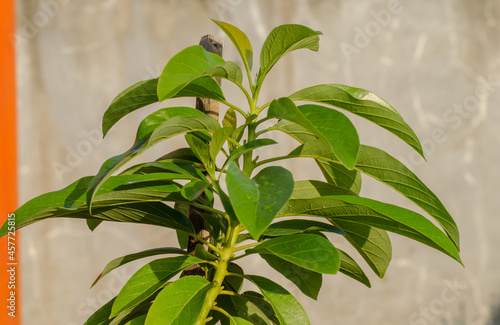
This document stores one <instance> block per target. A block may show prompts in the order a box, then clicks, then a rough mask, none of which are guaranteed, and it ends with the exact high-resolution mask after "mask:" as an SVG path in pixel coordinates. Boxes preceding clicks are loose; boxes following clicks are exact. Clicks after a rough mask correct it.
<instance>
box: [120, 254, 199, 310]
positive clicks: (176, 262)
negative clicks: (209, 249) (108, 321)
mask: <svg viewBox="0 0 500 325" xmlns="http://www.w3.org/2000/svg"><path fill="white" fill-rule="evenodd" d="M200 262H202V261H201V260H200V259H199V258H196V257H194V256H177V257H169V258H163V259H159V260H154V261H152V262H150V263H148V264H146V265H144V266H143V267H142V268H140V269H139V270H138V271H137V272H136V273H134V275H132V277H131V278H130V279H129V280H128V281H127V283H125V285H124V286H123V288H122V290H121V291H120V293H119V294H118V296H117V297H116V300H115V302H114V303H113V307H112V313H111V316H116V315H118V314H119V313H120V312H121V311H123V310H125V309H128V308H131V307H134V306H137V305H139V304H140V303H141V302H142V301H144V300H145V299H147V298H148V297H150V296H151V295H153V294H154V293H155V292H157V291H158V290H160V289H161V288H162V287H163V286H164V285H165V284H166V283H167V281H168V280H170V279H171V278H172V277H174V276H175V275H176V274H177V273H179V272H180V271H182V270H183V269H185V268H186V267H189V266H191V265H193V264H196V263H200Z"/></svg>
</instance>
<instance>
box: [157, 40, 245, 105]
mask: <svg viewBox="0 0 500 325" xmlns="http://www.w3.org/2000/svg"><path fill="white" fill-rule="evenodd" d="M213 78H224V79H228V80H230V81H233V82H235V83H237V84H241V81H242V79H243V76H242V73H241V70H240V68H239V67H238V65H237V64H235V63H234V62H230V61H228V62H226V61H224V60H223V59H222V58H221V57H220V56H218V55H217V54H214V53H210V52H208V51H205V50H204V49H203V47H201V46H200V45H193V46H190V47H188V48H186V49H184V50H182V51H180V52H179V53H177V54H176V55H174V56H173V57H172V58H171V59H170V61H168V63H167V65H166V66H165V68H164V69H163V72H162V74H161V76H160V78H159V79H158V89H157V92H158V98H159V100H160V101H164V100H165V99H169V98H173V97H202V98H211V99H215V100H224V94H223V93H222V90H221V88H220V86H219V84H218V83H217V82H216V81H215V80H214V79H213Z"/></svg>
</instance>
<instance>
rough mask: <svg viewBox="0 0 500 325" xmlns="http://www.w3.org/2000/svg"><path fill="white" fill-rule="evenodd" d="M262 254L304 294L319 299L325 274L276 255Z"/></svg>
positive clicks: (270, 264)
mask: <svg viewBox="0 0 500 325" xmlns="http://www.w3.org/2000/svg"><path fill="white" fill-rule="evenodd" d="M260 256H261V257H262V258H263V259H264V260H265V261H266V262H267V264H269V266H271V267H272V268H273V269H275V270H276V271H278V272H279V273H281V274H283V276H284V277H286V278H287V279H288V280H290V281H291V282H293V283H294V284H295V285H296V286H297V288H299V289H300V291H302V293H303V294H305V295H306V296H308V297H311V298H312V299H314V300H317V299H318V294H319V290H320V289H321V285H322V283H323V276H322V275H321V273H317V272H314V271H310V270H308V269H304V268H302V267H300V266H298V265H296V264H293V263H290V262H288V261H286V260H284V259H281V258H279V257H277V256H275V255H271V254H261V255H260Z"/></svg>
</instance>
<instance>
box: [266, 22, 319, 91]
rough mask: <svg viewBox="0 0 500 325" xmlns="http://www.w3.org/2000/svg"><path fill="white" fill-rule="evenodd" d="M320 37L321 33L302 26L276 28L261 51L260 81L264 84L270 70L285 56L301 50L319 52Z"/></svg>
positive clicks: (289, 25) (290, 25)
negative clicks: (263, 81)
mask: <svg viewBox="0 0 500 325" xmlns="http://www.w3.org/2000/svg"><path fill="white" fill-rule="evenodd" d="M318 35H321V32H316V31H313V30H312V29H310V28H308V27H306V26H302V25H295V24H288V25H281V26H278V27H276V28H274V29H273V30H272V31H271V33H269V35H268V36H267V38H266V40H265V41H264V44H263V45H262V50H261V51H260V70H259V81H260V82H262V80H263V79H264V77H265V76H266V75H267V73H268V72H269V70H271V68H272V67H273V66H274V65H275V64H276V62H278V60H279V59H281V58H282V57H283V56H284V55H285V54H287V53H289V52H291V51H294V50H299V49H309V50H312V51H318V49H319V36H318ZM259 81H258V83H259Z"/></svg>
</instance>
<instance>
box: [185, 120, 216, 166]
mask: <svg viewBox="0 0 500 325" xmlns="http://www.w3.org/2000/svg"><path fill="white" fill-rule="evenodd" d="M219 130H220V129H219ZM185 138H186V141H187V143H188V145H189V147H190V148H191V150H193V152H194V154H195V155H196V157H198V159H199V160H200V161H201V162H202V163H203V165H205V167H206V168H207V169H208V168H210V152H209V147H208V143H206V142H205V141H203V140H201V139H200V138H198V137H197V136H195V135H193V134H186V136H185Z"/></svg>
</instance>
